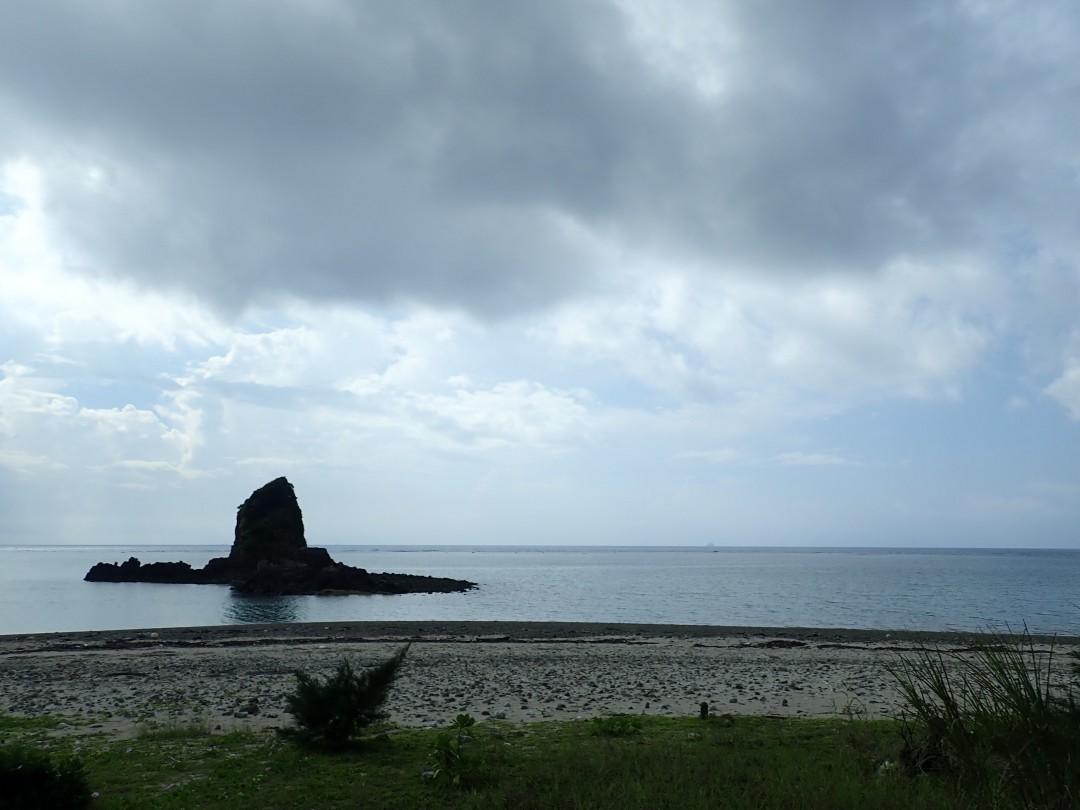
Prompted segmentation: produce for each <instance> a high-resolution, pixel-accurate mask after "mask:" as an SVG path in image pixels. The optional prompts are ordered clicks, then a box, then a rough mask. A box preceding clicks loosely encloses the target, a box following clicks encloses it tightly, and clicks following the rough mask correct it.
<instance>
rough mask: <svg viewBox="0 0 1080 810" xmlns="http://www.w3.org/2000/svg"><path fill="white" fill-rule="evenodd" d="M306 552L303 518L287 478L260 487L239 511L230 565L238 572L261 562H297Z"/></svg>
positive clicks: (276, 479)
mask: <svg viewBox="0 0 1080 810" xmlns="http://www.w3.org/2000/svg"><path fill="white" fill-rule="evenodd" d="M306 550H307V541H306V540H305V539H304V516H303V515H302V514H301V512H300V504H299V503H297V501H296V492H295V491H294V490H293V485H292V484H290V483H289V481H288V479H286V478H284V477H282V478H275V479H274V480H273V481H271V482H270V483H269V484H266V485H265V486H262V487H259V489H257V490H255V491H254V492H253V493H251V497H250V498H248V499H247V500H246V501H244V502H243V503H242V504H241V505H240V507H239V508H238V509H237V511H236V531H235V532H234V538H233V545H232V550H231V551H230V552H229V562H231V563H232V564H233V565H234V566H235V567H236V568H237V569H238V570H243V569H246V568H254V567H255V566H256V565H258V564H259V562H261V561H262V560H269V561H270V562H285V561H287V560H298V559H300V557H301V555H302V554H303V553H304V551H306Z"/></svg>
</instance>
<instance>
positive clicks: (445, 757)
mask: <svg viewBox="0 0 1080 810" xmlns="http://www.w3.org/2000/svg"><path fill="white" fill-rule="evenodd" d="M475 725H476V720H475V719H474V718H473V717H472V715H468V714H459V715H458V716H457V717H455V718H454V722H453V724H452V725H451V726H450V728H449V730H447V731H444V732H442V733H441V734H439V736H438V737H437V738H436V739H435V748H434V749H433V750H432V752H431V757H430V759H429V763H428V764H429V767H428V769H427V770H426V771H424V778H425V779H430V780H431V781H432V782H435V783H437V784H438V783H446V784H450V785H452V786H454V787H456V788H463V787H465V786H466V763H465V760H464V759H463V758H462V753H463V749H464V746H465V744H466V743H469V742H472V739H473V737H472V734H470V733H469V732H470V731H471V730H472V727H473V726H475Z"/></svg>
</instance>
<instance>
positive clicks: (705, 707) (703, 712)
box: [701, 701, 709, 720]
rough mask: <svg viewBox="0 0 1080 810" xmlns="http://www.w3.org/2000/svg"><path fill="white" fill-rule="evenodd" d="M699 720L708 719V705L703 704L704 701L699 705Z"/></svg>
mask: <svg viewBox="0 0 1080 810" xmlns="http://www.w3.org/2000/svg"><path fill="white" fill-rule="evenodd" d="M701 719H702V720H708V719H709V704H708V703H706V702H704V701H702V703H701Z"/></svg>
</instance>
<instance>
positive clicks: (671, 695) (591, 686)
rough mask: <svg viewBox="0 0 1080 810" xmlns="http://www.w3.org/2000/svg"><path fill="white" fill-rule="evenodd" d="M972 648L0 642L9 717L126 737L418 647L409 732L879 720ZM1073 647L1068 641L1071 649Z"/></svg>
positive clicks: (401, 700)
mask: <svg viewBox="0 0 1080 810" xmlns="http://www.w3.org/2000/svg"><path fill="white" fill-rule="evenodd" d="M977 641H978V639H977V637H976V636H973V635H972V634H962V633H915V632H903V631H900V632H888V633H887V632H884V631H863V630H830V629H808V628H738V627H701V626H672V625H629V624H567V623H495V622H476V623H474V622H372V623H365V622H349V623H337V624H321V623H317V624H280V625H239V626H215V627H198V628H162V629H157V630H152V629H145V630H118V631H109V632H92V633H53V634H42V635H20V636H0V711H7V712H9V713H12V714H17V715H24V716H37V715H44V714H64V715H67V716H70V717H71V718H72V723H71V729H70V730H71V731H72V732H83V731H90V732H101V733H107V734H110V735H116V736H130V735H133V734H136V733H138V732H139V731H140V730H143V729H147V728H152V727H155V726H158V727H161V726H174V725H184V724H191V723H197V724H200V725H204V726H206V727H207V728H209V729H210V730H213V731H228V730H234V729H260V728H266V727H274V726H287V725H289V724H290V722H291V719H290V715H289V714H288V713H287V712H286V710H285V709H286V701H285V696H286V695H287V694H288V693H290V692H291V691H292V690H293V689H294V687H295V684H296V679H295V677H294V673H295V672H296V671H297V670H303V671H304V672H308V673H315V674H320V675H326V674H329V673H331V672H333V670H334V669H335V668H336V666H337V665H338V663H339V662H340V661H341V660H342V658H348V659H349V660H350V661H351V662H352V663H353V665H354V666H356V667H365V666H372V665H374V664H376V663H378V662H380V661H382V660H384V659H386V658H387V657H389V656H390V655H391V654H392V653H393V652H394V651H395V650H397V649H399V648H400V647H401V646H402V645H403V644H406V643H408V644H410V645H411V646H410V650H409V653H408V655H407V657H406V659H405V663H404V666H403V667H402V670H401V671H400V674H399V676H398V679H397V681H396V682H395V685H394V688H393V689H392V690H391V693H390V697H389V699H388V701H387V704H386V706H385V708H386V710H387V712H388V714H389V720H390V721H391V722H393V723H395V724H397V725H400V726H414V727H415V726H428V725H446V724H447V723H448V722H449V721H450V720H451V719H452V718H453V717H454V716H456V715H457V714H458V713H460V712H468V713H470V714H472V715H473V716H475V717H476V718H477V719H479V720H483V719H486V718H489V717H498V718H501V719H507V720H510V721H515V722H534V721H541V720H548V719H572V718H587V717H595V716H602V715H610V714H617V713H629V714H653V715H666V716H676V715H697V714H698V712H699V707H700V704H701V703H703V702H706V703H708V704H709V707H710V711H711V712H712V713H713V714H724V713H732V714H760V715H780V716H801V717H824V716H840V715H844V714H845V713H847V712H856V713H859V714H863V715H866V716H871V717H881V716H889V715H892V714H894V713H896V712H897V711H898V710H899V708H900V706H899V698H898V695H897V692H896V689H895V687H894V685H893V679H892V677H891V676H890V675H889V673H888V671H887V666H888V664H889V663H890V662H893V661H895V660H896V657H897V655H898V654H902V653H904V652H909V651H911V650H913V649H915V645H916V644H919V643H934V644H938V645H940V646H942V647H943V648H944V649H953V650H963V649H968V648H970V646H971V645H972V644H974V643H977ZM1039 641H1040V643H1043V644H1045V643H1048V642H1049V639H1039ZM1078 644H1080V640H1077V639H1058V641H1057V645H1058V647H1059V648H1060V649H1061V651H1062V652H1065V651H1066V650H1067V649H1071V648H1074V647H1075V646H1076V645H1078ZM1058 658H1059V659H1060V660H1061V661H1063V662H1064V660H1065V656H1064V655H1059V656H1058ZM1062 665H1063V666H1064V663H1063V664H1062Z"/></svg>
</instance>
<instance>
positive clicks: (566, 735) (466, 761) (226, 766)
mask: <svg viewBox="0 0 1080 810" xmlns="http://www.w3.org/2000/svg"><path fill="white" fill-rule="evenodd" d="M0 720H2V722H0V742H4V741H10V740H13V739H22V740H26V741H36V742H37V744H39V745H44V744H48V745H49V746H50V749H51V750H52V751H54V752H56V753H68V752H74V753H76V754H77V755H78V756H79V757H80V758H81V759H82V761H83V762H84V763H85V771H86V775H87V778H88V780H89V782H90V785H91V788H92V790H94V791H95V792H96V793H97V794H98V796H97V797H96V798H95V799H94V801H93V804H92V806H93V807H95V808H192V807H199V808H218V807H220V808H229V809H230V810H238V808H247V807H259V808H307V807H320V808H338V807H340V808H345V807H349V808H355V807H386V808H395V807H399V808H415V807H471V808H480V807H483V808H492V807H494V808H498V807H507V808H511V807H512V808H551V807H560V808H575V807H576V808H608V807H610V808H661V807H670V808H694V807H731V808H740V807H753V808H771V807H776V808H781V807H783V808H790V807H807V808H813V807H828V808H866V807H876V808H909V807H920V808H923V807H925V808H936V807H940V808H956V807H982V806H988V805H987V804H986V803H985V802H984V801H980V797H978V796H971V795H963V794H961V793H959V792H958V788H956V787H955V784H954V783H953V782H951V781H949V780H945V779H942V778H940V777H937V776H933V775H922V776H912V775H909V774H907V773H905V771H903V770H902V769H900V768H898V767H894V766H893V765H892V763H894V762H895V761H896V758H897V756H898V752H899V749H900V746H901V730H900V726H899V724H898V723H895V722H892V721H867V720H860V719H854V720H802V719H779V718H760V717H738V716H736V717H730V716H725V717H714V718H709V719H705V720H703V719H700V718H696V717H693V718H677V719H672V718H658V717H609V718H602V719H597V720H581V721H574V722H562V723H554V722H552V723H539V724H531V725H527V726H516V725H513V724H510V723H504V722H499V721H488V722H484V723H482V724H478V725H476V726H474V727H473V728H471V729H470V730H469V731H470V734H471V736H472V739H470V740H468V741H467V742H466V743H465V744H463V745H462V746H461V758H460V760H459V761H458V762H456V763H455V768H456V773H457V774H458V775H460V785H457V786H455V785H454V784H452V783H451V782H450V781H449V780H438V779H436V780H432V779H430V778H428V779H425V778H424V777H423V773H424V771H425V770H430V769H431V765H432V751H433V749H434V747H435V746H436V745H437V741H438V737H439V732H438V731H436V730H433V729H432V730H393V731H391V732H390V733H389V734H386V735H382V736H375V737H372V738H368V739H366V740H362V741H360V742H359V743H357V744H356V745H354V746H353V747H351V748H349V749H348V750H345V751H339V752H335V753H327V752H320V751H313V750H311V749H307V748H304V747H299V746H297V745H295V744H293V743H291V742H289V741H287V740H284V739H281V738H280V737H279V736H277V735H276V734H273V733H262V734H230V735H220V734H219V735H210V734H208V733H206V731H205V730H204V729H200V728H173V729H167V730H158V731H149V732H147V733H144V734H143V735H141V736H140V737H138V738H136V739H134V740H122V741H116V740H108V739H104V738H102V737H83V738H67V739H57V738H51V739H50V738H49V737H48V736H47V733H48V728H47V723H45V722H43V721H42V720H41V719H36V720H33V721H21V720H16V719H14V718H0ZM883 763H886V764H885V765H884V767H883ZM983 798H986V797H983ZM995 806H1001V805H1000V804H997V803H995Z"/></svg>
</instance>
